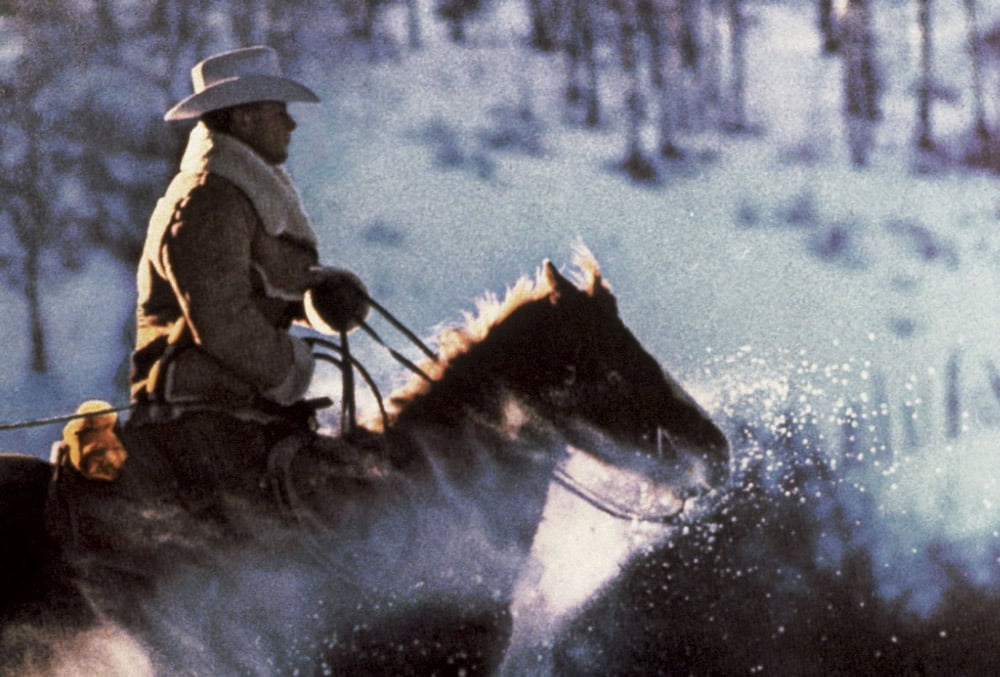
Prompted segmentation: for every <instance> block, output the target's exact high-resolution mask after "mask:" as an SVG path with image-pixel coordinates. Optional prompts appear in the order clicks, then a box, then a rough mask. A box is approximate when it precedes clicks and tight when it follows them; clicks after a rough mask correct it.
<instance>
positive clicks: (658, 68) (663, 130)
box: [639, 0, 683, 158]
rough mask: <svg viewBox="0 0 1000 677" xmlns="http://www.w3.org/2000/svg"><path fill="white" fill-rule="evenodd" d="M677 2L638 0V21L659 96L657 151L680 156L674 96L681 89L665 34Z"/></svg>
mask: <svg viewBox="0 0 1000 677" xmlns="http://www.w3.org/2000/svg"><path fill="white" fill-rule="evenodd" d="M676 9H677V8H676V5H674V6H671V7H670V9H669V10H668V9H666V8H662V7H658V6H657V3H656V2H654V0H639V25H640V26H641V27H642V30H643V32H644V33H645V34H646V39H647V41H648V43H649V56H650V64H649V71H650V80H651V84H652V86H653V91H654V92H655V93H656V95H657V97H658V98H659V113H660V117H659V124H658V125H657V132H658V134H659V140H658V144H657V145H658V149H657V150H658V152H659V154H660V155H661V156H662V157H667V158H679V157H682V156H683V153H682V152H681V150H680V148H679V147H678V145H677V142H676V132H677V121H676V117H677V105H676V103H677V102H676V100H677V98H678V95H679V94H680V93H681V91H682V89H681V87H678V86H676V84H675V83H674V82H673V79H672V78H671V75H673V71H674V69H673V64H672V63H671V40H670V39H669V38H668V31H669V30H670V28H669V24H670V19H671V18H672V17H671V16H670V10H674V11H676Z"/></svg>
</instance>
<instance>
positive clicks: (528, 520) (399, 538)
mask: <svg viewBox="0 0 1000 677" xmlns="http://www.w3.org/2000/svg"><path fill="white" fill-rule="evenodd" d="M580 264H581V271H580V275H579V277H580V278H581V279H580V280H579V282H580V286H577V285H576V284H574V283H572V282H570V281H569V280H567V279H566V278H564V277H563V276H562V275H561V274H560V273H559V272H558V271H557V270H556V269H555V267H554V266H553V265H552V264H551V263H549V262H546V263H545V264H544V266H543V268H542V271H541V272H540V274H539V276H538V278H537V279H536V280H522V281H521V282H520V283H519V284H518V285H517V286H516V287H515V288H514V289H512V290H511V291H510V292H509V293H508V296H507V299H506V300H505V301H504V302H503V303H493V304H491V305H490V307H489V308H483V309H481V312H480V316H479V317H477V318H475V319H471V320H470V321H469V322H468V323H467V324H466V325H465V326H462V327H457V328H454V329H450V330H448V331H446V332H445V333H444V334H443V335H442V336H441V337H440V341H439V343H440V357H439V359H438V360H437V361H430V360H428V361H426V362H425V363H423V364H422V365H421V367H422V369H423V370H424V372H425V375H426V376H427V379H423V378H414V380H413V381H412V382H411V383H410V384H408V385H407V386H405V387H403V388H402V389H400V390H399V391H397V392H396V393H394V394H393V396H392V398H391V401H390V404H391V407H390V409H391V412H390V414H389V415H388V416H387V417H386V419H385V420H384V423H385V424H386V425H384V426H383V425H380V422H379V421H375V422H373V423H371V424H370V428H371V429H372V430H374V432H370V433H368V432H366V430H367V429H365V428H361V429H359V433H358V434H356V435H354V436H353V437H352V438H351V440H350V443H348V441H346V440H341V441H340V442H330V443H328V444H319V445H317V444H312V445H309V444H305V443H303V440H302V439H297V438H296V437H295V436H291V437H288V438H286V439H283V440H281V441H279V442H278V443H277V444H276V445H275V446H274V447H273V449H272V451H271V452H270V454H269V457H268V458H267V459H257V460H256V461H252V460H251V461H247V462H248V463H254V462H258V461H259V462H260V463H262V464H264V465H266V466H267V470H266V472H262V473H260V474H259V477H260V478H261V483H260V484H259V485H258V486H257V487H250V488H249V489H248V490H247V491H234V492H231V493H230V492H225V491H220V490H219V487H220V485H219V484H218V483H216V484H213V485H211V487H210V488H211V490H212V491H215V492H216V494H217V495H216V498H217V499H218V500H215V501H213V502H212V506H213V507H212V509H211V510H207V511H206V510H200V509H197V510H196V509H193V508H192V507H191V505H192V504H191V503H187V502H184V501H178V500H176V494H177V492H175V491H171V490H170V487H169V485H170V481H171V480H170V477H169V476H168V475H166V474H157V473H155V472H152V471H150V472H149V473H145V477H144V481H143V482H138V481H136V482H133V480H130V479H129V477H130V476H129V474H128V472H127V470H128V469H129V465H130V464H133V463H137V464H138V466H137V467H139V468H143V467H146V468H147V469H149V468H152V467H153V466H142V461H141V458H142V457H143V453H144V450H143V449H142V444H143V443H142V441H141V440H138V439H129V437H128V434H127V430H126V435H125V442H126V446H127V447H128V448H129V451H130V459H129V462H128V463H126V466H125V470H123V474H122V477H121V479H120V481H119V482H116V483H95V482H93V481H90V480H85V479H82V478H77V477H75V476H74V475H73V474H72V473H66V472H63V473H62V474H61V476H60V477H59V478H58V481H55V482H53V481H50V477H51V475H52V472H51V468H49V467H48V466H47V464H44V463H43V462H41V461H37V460H32V459H28V458H26V457H8V458H6V459H4V460H3V461H2V463H0V468H2V469H7V472H5V473H4V474H0V477H2V478H3V479H2V480H0V509H2V510H0V540H3V541H4V543H5V544H4V546H3V547H4V550H5V552H11V553H15V554H14V555H13V556H12V557H8V558H7V560H6V561H5V563H4V565H3V566H4V567H6V568H4V569H2V570H0V575H2V576H3V578H2V579H0V586H2V587H0V624H2V625H0V627H2V628H3V630H2V632H3V633H4V637H3V638H2V642H0V656H4V653H3V652H6V655H5V657H6V658H8V659H9V660H12V661H20V662H21V663H22V664H23V663H25V662H28V663H32V664H45V663H46V662H49V663H52V662H56V661H59V660H63V657H61V656H60V655H59V653H58V651H56V650H54V649H53V647H59V646H72V647H74V649H73V651H74V652H75V653H76V654H77V655H79V654H80V653H81V652H83V649H81V648H80V647H81V646H84V645H86V643H87V641H88V640H91V641H92V642H99V643H104V645H107V644H109V643H111V644H113V643H115V642H119V643H120V645H121V646H120V650H121V652H122V653H123V654H128V655H133V654H134V653H136V652H138V654H139V655H140V656H141V657H142V660H141V661H140V663H141V662H142V661H146V662H147V663H148V665H149V666H152V667H153V668H155V669H156V670H157V671H159V672H162V673H164V674H277V673H285V672H292V671H295V670H298V671H299V672H301V673H316V674H417V675H422V674H489V673H491V672H493V671H495V669H496V668H497V666H498V665H499V664H500V662H501V660H502V658H503V655H504V651H505V649H506V646H507V643H508V641H509V639H510V632H511V616H510V605H511V601H512V595H513V589H514V583H515V581H516V580H517V577H518V575H519V574H520V572H521V570H522V568H523V566H524V564H525V562H526V559H527V556H528V553H529V550H530V547H531V543H532V539H533V537H534V534H535V532H536V530H537V527H538V524H539V522H540V520H541V515H542V510H543V507H544V505H545V501H546V496H547V492H548V487H549V484H550V482H551V481H553V479H556V480H558V481H561V482H562V483H563V484H564V485H565V486H567V487H568V488H569V489H571V490H572V491H574V492H575V493H576V494H578V495H579V496H581V497H583V498H585V499H586V500H589V501H590V502H592V503H593V504H595V505H597V506H598V507H600V508H602V509H605V510H607V511H608V512H611V513H612V514H618V515H620V516H625V517H629V518H633V519H651V520H657V521H669V520H671V519H673V518H675V517H677V516H679V515H680V514H681V513H682V511H683V509H684V506H685V504H686V502H687V501H689V500H694V499H696V498H697V497H698V496H700V495H702V494H704V493H706V492H708V491H710V490H711V489H713V488H715V487H717V486H719V485H720V484H721V483H722V482H723V481H724V479H725V477H726V475H727V468H728V444H727V442H726V439H725V437H724V436H723V434H722V433H721V432H720V431H719V429H718V428H717V427H716V426H715V425H714V424H713V423H712V421H711V420H710V419H709V417H708V416H707V415H706V413H705V412H704V411H703V410H702V409H701V408H700V407H699V406H698V405H697V404H696V403H695V402H694V401H693V399H692V398H691V397H690V396H688V395H687V394H686V393H685V392H684V391H683V390H682V389H681V387H680V386H679V385H678V384H677V383H676V382H675V381H674V380H673V379H671V378H670V377H669V376H668V375H667V374H665V373H664V371H663V370H662V368H661V367H660V366H659V365H658V363H657V362H656V361H655V359H654V358H653V357H651V356H650V355H649V354H648V353H647V352H646V351H645V350H644V349H643V348H642V347H641V345H640V344H639V342H638V341H637V340H636V339H635V337H634V336H633V335H632V333H631V332H630V331H629V330H628V329H627V328H626V327H625V325H624V324H623V323H622V321H621V319H620V318H619V315H618V310H617V306H616V302H615V299H614V297H613V296H612V294H611V292H610V291H609V289H608V287H607V285H606V284H605V283H604V281H603V280H602V278H601V276H600V273H599V271H598V269H597V265H596V262H594V261H593V259H592V258H590V257H589V256H586V255H585V256H582V257H581V260H580ZM359 458H360V459H365V458H374V459H376V460H377V462H376V463H374V464H369V465H366V464H365V463H358V462H355V461H356V460H357V459H359ZM345 459H348V460H345ZM351 459H353V460H351ZM227 463H232V461H227ZM224 467H227V466H225V465H224ZM359 469H360V470H359ZM226 472H229V471H226ZM231 472H233V473H238V472H240V470H239V466H238V465H236V466H234V467H233V468H232V469H231ZM139 474H143V473H139V472H133V473H132V476H133V477H134V476H136V475H139ZM242 474H243V476H244V478H245V477H246V476H252V477H258V475H256V474H254V473H252V472H251V471H250V469H249V467H247V468H243V470H242ZM174 481H175V480H174ZM130 482H133V484H130ZM243 484H246V482H245V481H244V482H243ZM154 485H156V486H154ZM180 489H181V490H186V491H188V493H190V487H188V488H183V487H181V488H180ZM257 489H259V491H257ZM181 493H183V491H181ZM29 585H30V586H31V587H30V588H26V587H25V586H29ZM136 660H138V659H136ZM145 664H146V663H143V665H145ZM133 667H134V666H133Z"/></svg>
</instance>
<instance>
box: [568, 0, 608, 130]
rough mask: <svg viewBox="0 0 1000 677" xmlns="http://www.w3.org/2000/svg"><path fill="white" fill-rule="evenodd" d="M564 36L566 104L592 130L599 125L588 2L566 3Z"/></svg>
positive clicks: (589, 6) (590, 16)
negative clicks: (566, 82) (576, 110)
mask: <svg viewBox="0 0 1000 677" xmlns="http://www.w3.org/2000/svg"><path fill="white" fill-rule="evenodd" d="M568 33H569V35H568V36H567V39H566V44H565V50H566V60H567V65H566V67H567V71H568V73H567V79H568V84H567V86H566V104H567V106H568V107H569V109H570V111H571V112H573V111H575V109H577V108H578V107H582V108H583V110H584V114H583V123H584V125H586V126H587V127H596V126H598V125H599V124H600V123H601V103H600V94H599V92H598V87H599V85H600V80H599V75H598V71H597V57H596V55H595V44H594V43H595V40H594V20H593V14H592V13H591V3H590V0H570V6H569V26H568ZM581 71H582V73H581ZM574 118H575V116H574Z"/></svg>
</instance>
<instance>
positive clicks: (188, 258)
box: [160, 177, 313, 404]
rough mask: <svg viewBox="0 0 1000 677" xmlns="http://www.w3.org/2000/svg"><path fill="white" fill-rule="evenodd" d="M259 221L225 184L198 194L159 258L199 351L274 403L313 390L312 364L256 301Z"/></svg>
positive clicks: (183, 207) (183, 208) (180, 214)
mask: <svg viewBox="0 0 1000 677" xmlns="http://www.w3.org/2000/svg"><path fill="white" fill-rule="evenodd" d="M257 225H258V224H257V216H256V213H255V212H254V211H253V207H252V206H251V204H250V202H249V200H248V199H247V198H246V197H245V196H244V195H243V194H242V193H240V192H239V190H238V189H237V188H236V187H235V186H232V185H230V184H228V182H224V181H222V180H217V181H214V182H213V181H212V179H211V177H208V180H207V181H205V182H203V183H201V184H200V185H198V186H196V187H194V188H193V189H192V190H191V191H190V193H189V194H188V196H187V198H186V199H185V200H184V201H182V202H181V203H180V205H178V208H177V211H176V213H175V215H174V218H173V220H172V223H171V226H170V229H169V231H168V232H167V233H166V234H165V237H164V239H163V244H162V248H161V251H160V265H161V266H162V268H163V272H164V274H165V277H166V278H167V279H168V280H170V284H171V286H172V287H173V290H174V293H175V294H176V296H177V299H178V302H179V303H180V306H181V309H182V312H183V313H184V316H185V320H186V322H187V325H188V327H189V328H190V331H191V334H192V339H193V341H194V343H195V344H196V345H197V346H199V347H200V348H201V349H202V350H204V351H206V352H207V353H209V354H210V355H212V356H213V357H214V358H215V359H217V360H218V361H219V363H220V364H222V365H223V366H224V367H225V368H226V369H228V370H229V371H230V372H232V373H233V374H235V375H236V376H238V377H240V378H241V379H243V380H244V381H246V382H248V383H250V384H251V385H253V386H255V387H256V388H257V389H258V391H260V392H262V393H263V394H265V395H267V396H269V397H271V399H274V400H275V401H278V402H281V403H284V404H288V403H291V402H294V401H295V400H297V399H299V398H300V397H301V396H302V394H303V393H304V392H305V389H306V387H308V384H309V379H310V378H311V375H312V368H313V361H312V357H311V355H310V354H309V351H308V349H305V346H304V344H303V345H297V344H301V343H302V342H301V341H299V340H298V339H296V338H294V337H292V336H291V335H289V334H288V333H287V332H286V331H285V330H284V329H282V328H280V327H276V326H274V325H273V324H272V323H270V322H268V320H267V319H266V318H265V317H264V315H263V314H262V313H261V312H260V310H259V309H258V308H257V306H256V304H255V303H254V297H253V293H254V292H253V283H252V279H253V278H252V270H253V261H252V256H251V251H252V250H251V245H252V242H253V237H254V233H255V229H256V228H257Z"/></svg>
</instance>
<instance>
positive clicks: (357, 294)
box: [305, 267, 371, 334]
mask: <svg viewBox="0 0 1000 677" xmlns="http://www.w3.org/2000/svg"><path fill="white" fill-rule="evenodd" d="M314 273H315V276H316V279H315V282H313V284H312V286H311V287H310V288H309V289H308V290H307V291H306V295H305V310H306V319H308V320H309V324H311V325H312V326H313V328H314V329H316V330H318V331H321V332H324V333H326V334H335V333H337V332H341V331H351V330H352V329H355V328H356V327H357V326H358V324H359V323H361V322H363V321H364V320H365V319H366V318H367V317H368V313H369V312H370V311H371V305H370V304H369V303H368V290H367V289H366V288H365V285H364V283H363V282H361V279H360V278H359V277H358V276H357V275H355V274H354V273H352V272H350V271H348V270H344V269H342V268H325V267H324V268H317V269H315V271H314Z"/></svg>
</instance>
